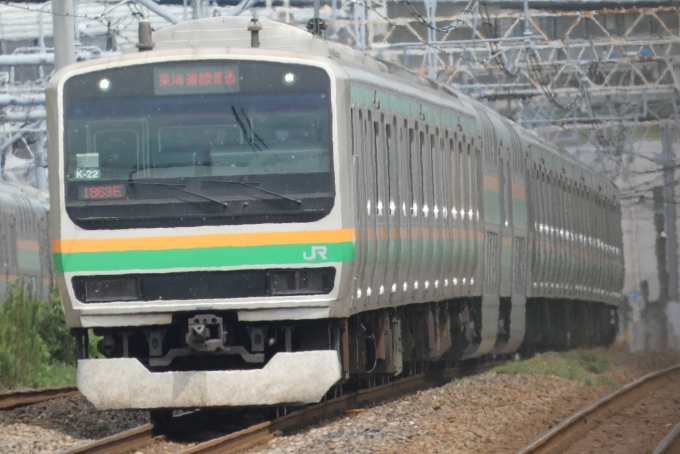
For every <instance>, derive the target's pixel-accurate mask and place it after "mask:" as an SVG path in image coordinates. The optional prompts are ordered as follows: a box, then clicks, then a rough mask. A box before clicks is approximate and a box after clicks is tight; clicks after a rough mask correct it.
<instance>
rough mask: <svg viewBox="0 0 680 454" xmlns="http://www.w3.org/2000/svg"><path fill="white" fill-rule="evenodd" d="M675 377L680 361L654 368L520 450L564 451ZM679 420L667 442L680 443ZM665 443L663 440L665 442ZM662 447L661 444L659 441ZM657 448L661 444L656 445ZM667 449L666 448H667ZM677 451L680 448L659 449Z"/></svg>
mask: <svg viewBox="0 0 680 454" xmlns="http://www.w3.org/2000/svg"><path fill="white" fill-rule="evenodd" d="M674 380H680V365H675V366H672V367H669V368H667V369H663V370H661V371H657V372H652V373H650V374H647V375H645V376H644V377H642V378H640V379H638V380H636V381H634V382H632V383H629V384H627V385H625V386H623V387H621V388H619V389H618V390H616V391H614V392H613V393H611V394H609V395H607V396H605V397H603V398H602V399H600V400H598V401H596V402H594V403H593V404H591V405H589V406H587V407H585V408H583V409H581V410H580V411H578V412H576V413H574V414H573V415H571V416H569V417H568V418H567V419H565V420H563V421H562V422H560V423H559V424H558V425H556V426H555V427H553V428H552V429H551V430H549V431H548V432H546V433H544V434H543V435H541V436H539V437H538V438H536V439H535V440H533V441H532V442H531V443H529V444H528V445H527V446H525V447H524V448H522V449H521V450H520V451H518V453H517V454H539V453H540V454H548V453H549V454H556V453H563V452H565V451H566V450H567V449H569V447H570V446H571V445H572V444H573V443H574V442H576V441H577V440H579V439H582V438H583V437H584V435H586V434H587V433H588V432H590V431H592V430H594V429H596V428H597V427H598V426H600V425H601V424H602V422H603V421H605V420H606V419H607V418H608V417H611V416H612V415H613V414H614V413H616V412H617V411H620V410H622V409H624V408H625V407H628V406H629V405H632V404H633V403H635V402H636V401H637V400H639V399H640V398H642V397H643V396H645V395H647V394H649V393H650V392H652V391H654V390H657V389H660V388H663V387H664V386H666V385H668V384H669V383H671V382H672V381H674ZM679 438H680V424H679V425H678V426H676V428H675V429H674V430H673V431H672V432H671V433H670V434H669V435H668V437H667V440H664V441H666V442H667V443H666V444H667V445H668V446H675V447H676V448H678V447H680V439H679ZM662 444H663V442H662ZM659 447H661V445H659ZM657 449H658V448H657ZM664 449H665V448H664ZM659 452H660V453H671V452H673V453H675V452H680V451H678V450H675V451H671V450H665V451H659Z"/></svg>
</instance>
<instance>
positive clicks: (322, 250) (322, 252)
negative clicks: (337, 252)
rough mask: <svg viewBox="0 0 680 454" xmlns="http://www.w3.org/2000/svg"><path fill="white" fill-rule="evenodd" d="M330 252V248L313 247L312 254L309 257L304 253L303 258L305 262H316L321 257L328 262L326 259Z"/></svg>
mask: <svg viewBox="0 0 680 454" xmlns="http://www.w3.org/2000/svg"><path fill="white" fill-rule="evenodd" d="M327 252H328V248H326V246H312V252H311V254H309V255H307V253H306V252H303V253H302V258H303V259H305V260H314V259H315V258H316V256H317V254H318V255H319V257H321V259H322V260H328V259H327V258H326V253H327Z"/></svg>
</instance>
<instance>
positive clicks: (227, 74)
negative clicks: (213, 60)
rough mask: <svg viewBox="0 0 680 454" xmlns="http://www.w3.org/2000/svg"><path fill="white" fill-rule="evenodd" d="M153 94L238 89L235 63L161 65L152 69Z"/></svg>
mask: <svg viewBox="0 0 680 454" xmlns="http://www.w3.org/2000/svg"><path fill="white" fill-rule="evenodd" d="M153 91H154V94H155V95H160V96H163V95H201V94H212V93H236V92H238V91H239V76H238V66H237V65H205V66H177V67H171V66H170V67H168V66H163V67H160V68H154V69H153Z"/></svg>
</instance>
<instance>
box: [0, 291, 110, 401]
mask: <svg viewBox="0 0 680 454" xmlns="http://www.w3.org/2000/svg"><path fill="white" fill-rule="evenodd" d="M98 340H99V338H97V337H96V336H93V335H91V336H90V355H91V357H100V355H99V354H98V353H97V351H96V344H97V342H98ZM75 381H76V352H75V342H74V340H73V337H71V335H70V334H69V328H68V326H66V322H65V320H64V313H63V311H62V309H61V302H60V300H59V295H58V294H57V293H56V292H53V293H52V295H50V298H49V300H48V301H41V300H40V299H38V298H37V297H36V295H35V294H34V293H32V292H31V291H29V290H27V289H26V286H25V285H24V284H23V282H21V281H18V282H17V283H15V284H12V285H10V287H9V291H8V294H7V299H6V300H5V301H4V302H0V391H7V390H12V389H23V388H52V387H57V386H64V385H73V384H75Z"/></svg>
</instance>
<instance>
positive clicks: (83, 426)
mask: <svg viewBox="0 0 680 454" xmlns="http://www.w3.org/2000/svg"><path fill="white" fill-rule="evenodd" d="M148 422H149V414H148V412H143V411H98V410H97V409H95V408H94V406H93V405H92V404H91V403H89V402H88V401H87V400H86V399H85V398H84V397H83V396H75V397H64V398H61V399H54V400H50V401H47V402H41V403H39V404H34V405H30V406H27V407H21V408H16V409H14V410H7V411H0V453H6V454H10V453H22V454H25V453H54V452H57V451H61V450H63V449H67V448H71V447H74V446H77V445H80V444H83V443H87V442H89V441H92V440H98V439H100V438H104V437H108V436H109V435H113V434H115V433H118V432H122V431H124V430H128V429H132V428H135V427H139V426H141V425H144V424H146V423H148Z"/></svg>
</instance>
